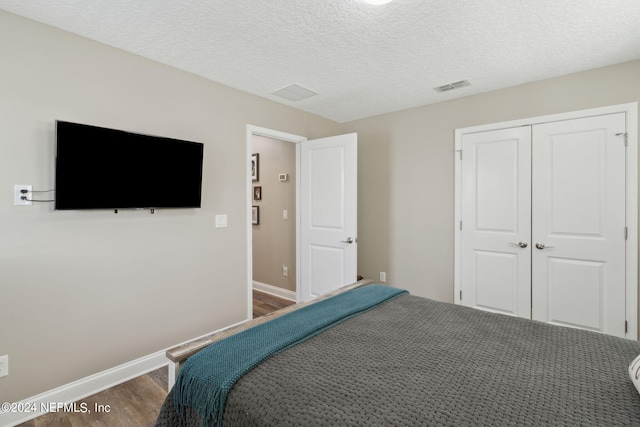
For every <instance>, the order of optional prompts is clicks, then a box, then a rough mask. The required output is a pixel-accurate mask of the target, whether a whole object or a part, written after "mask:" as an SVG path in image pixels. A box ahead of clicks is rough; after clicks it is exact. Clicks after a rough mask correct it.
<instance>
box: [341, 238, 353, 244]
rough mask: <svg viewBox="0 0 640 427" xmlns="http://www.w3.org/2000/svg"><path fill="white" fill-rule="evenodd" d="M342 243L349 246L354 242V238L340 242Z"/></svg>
mask: <svg viewBox="0 0 640 427" xmlns="http://www.w3.org/2000/svg"><path fill="white" fill-rule="evenodd" d="M340 241H341V242H342V243H349V244H351V243H353V242H354V240H353V237H347V240H340Z"/></svg>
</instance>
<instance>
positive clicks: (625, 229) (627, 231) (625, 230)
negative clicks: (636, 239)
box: [624, 227, 629, 240]
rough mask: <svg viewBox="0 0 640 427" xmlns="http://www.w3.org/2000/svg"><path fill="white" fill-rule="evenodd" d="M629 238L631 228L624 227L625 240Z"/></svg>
mask: <svg viewBox="0 0 640 427" xmlns="http://www.w3.org/2000/svg"><path fill="white" fill-rule="evenodd" d="M628 238H629V229H628V228H627V227H625V228H624V240H627V239H628Z"/></svg>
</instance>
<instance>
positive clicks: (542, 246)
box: [536, 242, 555, 250]
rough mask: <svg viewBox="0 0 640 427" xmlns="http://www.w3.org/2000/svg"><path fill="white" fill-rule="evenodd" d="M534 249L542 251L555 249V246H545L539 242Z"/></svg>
mask: <svg viewBox="0 0 640 427" xmlns="http://www.w3.org/2000/svg"><path fill="white" fill-rule="evenodd" d="M536 248H538V249H540V250H542V249H551V248H555V246H547V245H545V244H544V243H540V242H536Z"/></svg>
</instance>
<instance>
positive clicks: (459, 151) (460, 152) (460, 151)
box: [456, 150, 462, 160]
mask: <svg viewBox="0 0 640 427" xmlns="http://www.w3.org/2000/svg"><path fill="white" fill-rule="evenodd" d="M456 151H457V152H458V153H459V154H460V160H462V150H456Z"/></svg>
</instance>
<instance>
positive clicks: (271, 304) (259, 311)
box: [19, 291, 294, 427]
mask: <svg viewBox="0 0 640 427" xmlns="http://www.w3.org/2000/svg"><path fill="white" fill-rule="evenodd" d="M292 304H294V302H293V301H289V300H286V299H282V298H279V297H276V296H273V295H271V294H267V293H264V292H259V291H253V317H254V318H255V317H260V316H263V315H265V314H267V313H270V312H272V311H275V310H278V309H280V308H284V307H287V306H289V305H292ZM166 396H167V368H166V367H164V368H160V369H157V370H155V371H153V372H150V373H148V374H146V375H142V376H140V377H137V378H134V379H132V380H130V381H127V382H126V383H122V384H120V385H117V386H115V387H112V388H109V389H107V390H104V391H102V392H100V393H97V394H94V395H93V396H89V397H87V398H85V399H82V400H80V401H79V402H77V408H79V409H81V408H82V406H81V405H82V404H83V403H84V404H86V408H87V409H88V410H90V411H91V413H81V412H75V413H69V412H64V411H60V412H52V413H49V414H46V415H43V416H41V417H38V418H35V419H33V420H31V421H27V422H26V423H23V424H20V425H19V427H86V426H91V427H138V426H140V427H147V426H153V425H154V424H155V421H156V418H157V417H158V412H159V411H160V407H161V406H162V402H163V401H164V398H165V397H166ZM96 408H98V409H100V408H102V409H103V410H104V411H103V412H96ZM107 409H108V410H109V412H106V410H107Z"/></svg>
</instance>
